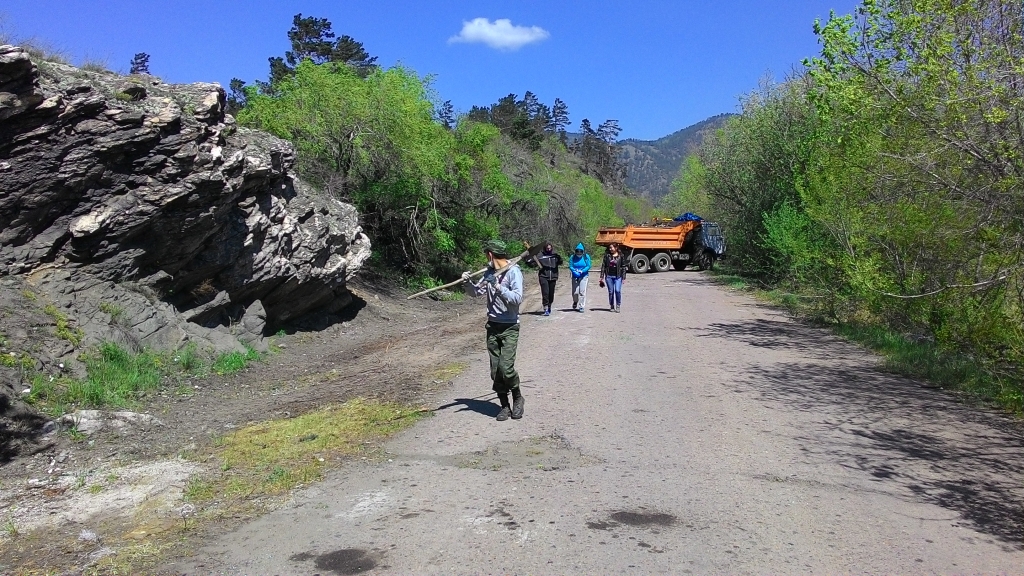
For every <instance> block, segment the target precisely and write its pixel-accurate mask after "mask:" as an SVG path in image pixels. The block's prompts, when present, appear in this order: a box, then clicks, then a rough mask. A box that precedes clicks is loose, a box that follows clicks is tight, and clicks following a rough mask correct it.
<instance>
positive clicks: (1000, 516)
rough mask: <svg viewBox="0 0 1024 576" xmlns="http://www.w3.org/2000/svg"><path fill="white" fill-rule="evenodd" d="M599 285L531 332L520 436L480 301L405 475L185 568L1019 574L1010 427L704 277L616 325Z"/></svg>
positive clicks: (651, 300) (366, 482) (353, 491)
mask: <svg viewBox="0 0 1024 576" xmlns="http://www.w3.org/2000/svg"><path fill="white" fill-rule="evenodd" d="M532 277H533V276H532V275H531V274H529V273H527V280H528V281H531V280H532ZM595 280H596V279H595ZM565 284H567V282H563V283H562V285H561V286H560V287H559V289H560V290H559V291H560V294H559V297H558V300H557V301H556V304H557V306H556V309H561V308H568V305H569V296H568V294H567V293H566V290H565V289H566V286H565ZM592 288H593V289H592V293H591V301H590V302H589V303H588V305H589V307H590V308H591V309H590V310H588V311H587V312H586V313H585V314H579V313H576V312H571V311H557V312H555V314H554V315H553V316H551V317H548V318H545V317H540V316H534V315H525V316H524V320H523V328H522V336H521V340H520V348H519V361H518V366H519V368H520V371H521V373H522V375H523V379H524V380H523V386H524V395H525V396H526V417H525V418H523V419H522V420H520V421H513V420H509V421H507V422H496V421H495V420H494V418H493V416H494V415H495V414H496V413H497V411H498V407H497V404H496V403H490V402H487V401H486V400H487V399H488V398H489V397H493V395H491V396H486V394H487V392H488V391H489V382H488V377H487V366H486V355H485V353H484V350H483V327H482V323H483V304H482V302H481V306H480V324H481V350H480V353H479V354H476V355H475V356H473V357H472V358H471V359H470V367H469V369H468V370H467V371H466V372H465V373H463V374H462V375H461V376H460V377H459V378H458V379H457V380H456V381H455V385H454V388H453V389H452V390H451V392H450V394H449V395H448V397H447V398H446V399H444V400H443V401H440V402H438V406H439V409H438V410H437V412H436V416H435V417H433V418H431V419H429V420H427V421H425V422H422V423H421V424H419V425H417V426H416V427H414V428H413V429H411V430H409V431H408V432H406V433H403V434H402V435H401V436H399V437H397V438H395V439H394V440H392V441H391V442H389V444H388V446H387V449H388V450H389V451H390V452H391V453H392V454H391V455H390V460H388V461H384V462H379V463H373V464H365V463H353V464H351V465H348V466H346V467H345V468H343V469H341V470H340V471H338V472H337V473H335V474H334V475H333V476H332V477H330V478H329V479H328V480H326V481H324V482H322V483H320V484H319V485H316V486H314V487H311V488H308V489H306V490H304V491H302V492H300V493H298V494H297V495H296V497H295V499H294V501H293V502H292V503H291V504H290V505H288V506H286V507H284V508H283V509H280V510H278V511H277V512H274V513H272V514H269V515H267V516H265V517H263V518H261V519H259V520H257V521H254V522H252V523H250V524H248V525H245V526H243V527H241V528H240V529H238V530H237V531H235V532H233V533H230V534H226V535H224V536H223V537H222V538H219V539H218V540H216V541H214V542H212V543H211V544H210V545H209V546H208V547H207V548H205V549H203V550H202V551H201V552H200V553H199V554H198V555H197V556H196V558H195V559H194V562H193V563H192V564H189V565H182V566H179V567H177V569H178V571H179V572H186V573H189V574H209V573H217V574H281V575H284V574H323V575H324V576H326V575H327V574H352V573H361V572H364V571H371V572H372V573H375V574H430V573H444V574H650V573H667V574H690V573H693V574H707V573H730V574H741V573H747V574H750V573H758V574H761V573H772V574H783V573H794V574H802V573H808V574H822V573H854V572H856V573H901V574H915V573H972V574H974V573H1021V572H1024V526H1022V524H1024V436H1022V434H1021V432H1020V431H1019V427H1017V426H1015V425H1014V424H1012V423H1011V422H1010V421H1009V420H1007V419H1005V418H1003V417H1001V416H998V415H995V414H990V413H987V412H984V411H979V410H977V409H974V408H968V407H966V406H963V405H962V404H959V403H958V402H956V401H955V400H953V399H951V398H950V397H949V396H948V395H946V394H944V393H942V392H939V391H936V390H933V389H930V388H928V387H926V386H924V385H922V384H920V383H916V382H913V381H910V380H907V379H904V378H900V377H896V376H893V375H891V374H887V373H885V372H883V371H881V370H880V369H879V364H878V360H877V359H876V358H874V357H872V356H871V355H869V354H867V353H865V352H863V351H862V350H860V349H859V348H857V347H856V346H854V345H851V344H848V343H845V342H843V341H841V340H839V339H838V338H836V337H834V336H832V335H831V334H830V333H829V332H828V331H827V330H824V329H818V328H813V327H808V326H805V325H802V324H800V323H796V322H793V321H791V320H789V319H788V318H787V317H786V316H785V315H783V314H782V313H780V312H778V311H776V310H773V309H771V308H769V307H766V306H763V305H761V304H759V303H757V302H755V301H754V300H752V299H750V298H749V297H747V296H744V295H742V294H738V293H734V292H730V291H728V290H726V289H724V288H722V287H719V286H715V285H714V284H712V283H711V282H709V281H708V280H707V279H706V278H704V277H703V276H702V275H700V274H698V273H694V272H669V273H661V274H648V275H646V276H631V277H629V278H628V279H627V281H626V285H625V288H624V305H623V311H622V313H621V314H613V313H610V312H607V311H606V310H605V309H604V308H603V307H604V306H605V295H604V294H603V293H602V291H600V290H598V289H597V287H596V282H595V285H594V286H593V287H592ZM597 307H601V308H597ZM533 308H534V309H536V308H539V306H537V305H536V303H534V304H533ZM482 395H485V396H483V398H478V397H481V396H482Z"/></svg>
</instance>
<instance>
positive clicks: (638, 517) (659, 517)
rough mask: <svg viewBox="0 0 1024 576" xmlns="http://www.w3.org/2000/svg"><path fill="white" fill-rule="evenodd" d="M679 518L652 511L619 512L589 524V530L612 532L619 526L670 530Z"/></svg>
mask: <svg viewBox="0 0 1024 576" xmlns="http://www.w3.org/2000/svg"><path fill="white" fill-rule="evenodd" d="M678 521H679V518H677V517H676V516H675V515H673V514H666V513H664V512H652V511H650V510H643V509H641V510H619V511H616V512H612V513H611V514H610V515H609V516H608V518H606V519H604V520H594V521H591V522H587V528H590V529H591V530H611V529H613V528H618V527H619V526H632V527H634V528H669V527H671V526H675V525H676V523H678Z"/></svg>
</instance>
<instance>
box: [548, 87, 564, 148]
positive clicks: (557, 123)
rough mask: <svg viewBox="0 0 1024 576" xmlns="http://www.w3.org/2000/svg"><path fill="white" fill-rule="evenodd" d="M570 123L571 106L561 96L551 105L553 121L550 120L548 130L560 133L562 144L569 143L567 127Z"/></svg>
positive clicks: (559, 137)
mask: <svg viewBox="0 0 1024 576" xmlns="http://www.w3.org/2000/svg"><path fill="white" fill-rule="evenodd" d="M568 125H569V106H568V105H567V104H566V103H565V102H563V101H562V99H561V98H555V103H554V104H553V105H552V106H551V121H550V122H548V126H547V130H548V131H549V132H555V133H557V134H558V139H559V140H561V141H562V144H568V136H567V135H566V133H565V128H566V127H567V126H568Z"/></svg>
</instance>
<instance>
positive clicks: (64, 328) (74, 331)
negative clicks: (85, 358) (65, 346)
mask: <svg viewBox="0 0 1024 576" xmlns="http://www.w3.org/2000/svg"><path fill="white" fill-rule="evenodd" d="M43 313H44V314H46V315H47V316H49V317H50V318H53V321H54V323H55V324H56V325H57V337H58V338H60V339H61V340H67V341H68V342H71V344H72V345H74V346H78V345H79V344H81V343H82V339H83V338H85V332H83V331H82V329H81V328H76V327H72V326H71V323H70V321H69V320H68V317H67V316H66V315H65V314H64V313H63V312H61V311H60V310H58V309H57V307H56V306H54V305H53V304H47V305H46V306H44V307H43Z"/></svg>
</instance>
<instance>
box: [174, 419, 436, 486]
mask: <svg viewBox="0 0 1024 576" xmlns="http://www.w3.org/2000/svg"><path fill="white" fill-rule="evenodd" d="M424 415H425V413H424V412H423V411H421V410H417V409H415V408H411V407H408V406H402V405H399V404H393V403H389V402H378V401H374V400H352V401H349V402H346V403H345V404H342V405H340V406H331V407H327V408H323V409H320V410H316V411H314V412H310V413H308V414H303V415H301V416H296V417H293V418H285V419H280V420H270V421H267V422H261V423H258V424H253V425H251V426H246V427H245V428H241V429H239V430H237V431H235V432H232V433H230V434H227V435H225V436H223V437H221V438H219V439H218V440H217V442H216V445H215V446H214V447H213V448H212V451H213V453H212V454H211V455H210V456H211V457H212V458H213V459H214V460H216V461H219V463H220V466H219V472H217V473H214V474H213V475H212V476H207V477H194V478H193V479H190V480H189V482H188V484H186V487H185V498H186V500H187V501H189V502H204V501H208V500H211V499H213V498H214V497H217V498H229V499H239V500H248V499H251V498H254V497H259V496H264V495H274V494H280V493H283V492H286V491H288V490H290V489H292V488H294V487H296V486H297V485H299V484H305V483H308V482H313V481H317V480H320V479H322V478H323V475H324V472H325V470H326V469H327V468H328V467H329V466H330V465H331V462H332V461H336V460H337V457H338V456H341V455H345V454H353V453H357V452H359V451H361V450H362V449H363V448H364V442H366V441H369V440H379V439H381V438H383V437H386V436H389V435H391V434H393V433H395V432H397V431H398V430H401V429H403V428H405V427H407V426H409V425H411V424H413V423H414V422H416V421H418V420H419V419H420V418H422V417H423V416H424Z"/></svg>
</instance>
